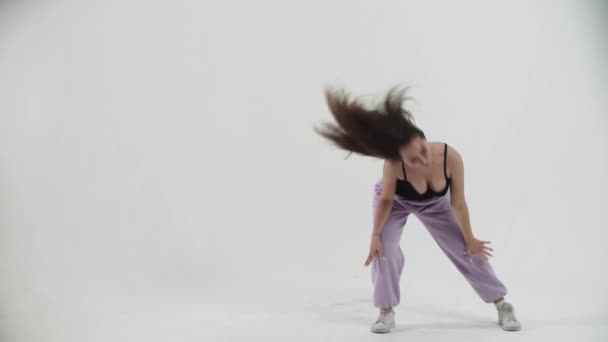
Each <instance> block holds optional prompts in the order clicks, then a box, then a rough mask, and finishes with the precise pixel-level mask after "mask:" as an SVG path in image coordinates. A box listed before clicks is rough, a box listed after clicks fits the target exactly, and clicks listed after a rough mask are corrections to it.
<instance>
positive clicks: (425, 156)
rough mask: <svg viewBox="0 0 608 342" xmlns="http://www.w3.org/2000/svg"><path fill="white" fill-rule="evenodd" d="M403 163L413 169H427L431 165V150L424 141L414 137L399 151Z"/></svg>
mask: <svg viewBox="0 0 608 342" xmlns="http://www.w3.org/2000/svg"><path fill="white" fill-rule="evenodd" d="M399 153H400V154H401V158H402V159H403V162H404V163H405V164H406V165H407V166H409V167H413V168H423V167H427V166H429V165H430V163H431V149H430V147H429V144H428V142H427V141H426V139H424V138H422V137H420V136H416V137H415V138H413V139H412V140H411V141H410V142H409V143H408V144H407V145H404V146H402V147H401V148H400V149H399Z"/></svg>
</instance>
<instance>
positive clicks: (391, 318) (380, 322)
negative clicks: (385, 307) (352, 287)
mask: <svg viewBox="0 0 608 342" xmlns="http://www.w3.org/2000/svg"><path fill="white" fill-rule="evenodd" d="M394 327H395V311H394V310H391V311H389V312H384V311H382V310H380V316H378V319H377V320H376V322H375V323H374V324H373V325H372V329H371V330H372V332H375V333H387V332H389V331H391V328H394Z"/></svg>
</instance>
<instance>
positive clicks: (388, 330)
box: [370, 322, 395, 334]
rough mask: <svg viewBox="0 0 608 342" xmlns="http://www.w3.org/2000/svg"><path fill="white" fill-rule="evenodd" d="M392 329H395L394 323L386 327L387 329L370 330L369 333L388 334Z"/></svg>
mask: <svg viewBox="0 0 608 342" xmlns="http://www.w3.org/2000/svg"><path fill="white" fill-rule="evenodd" d="M394 327H395V323H394V322H393V324H391V325H389V326H388V329H374V328H371V329H370V330H371V332H373V333H376V334H385V333H387V332H390V331H391V329H392V328H394Z"/></svg>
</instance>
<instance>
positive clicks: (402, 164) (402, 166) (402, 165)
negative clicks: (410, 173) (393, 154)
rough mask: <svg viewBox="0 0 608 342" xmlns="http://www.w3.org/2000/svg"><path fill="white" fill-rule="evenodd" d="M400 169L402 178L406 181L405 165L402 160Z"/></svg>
mask: <svg viewBox="0 0 608 342" xmlns="http://www.w3.org/2000/svg"><path fill="white" fill-rule="evenodd" d="M401 168H402V169H403V178H404V179H405V180H407V174H406V173H405V164H404V163H403V159H401Z"/></svg>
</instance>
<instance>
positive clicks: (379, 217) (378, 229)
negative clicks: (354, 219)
mask: <svg viewBox="0 0 608 342" xmlns="http://www.w3.org/2000/svg"><path fill="white" fill-rule="evenodd" d="M394 170H395V162H394V161H391V160H385V161H384V166H383V170H382V193H381V194H380V197H379V198H378V202H377V203H376V210H375V214H374V227H373V229H372V235H373V236H380V234H381V233H382V228H383V227H384V224H385V223H386V220H387V219H388V215H389V213H390V212H391V208H392V207H393V197H394V195H395V188H396V187H397V175H396V174H395V171H394Z"/></svg>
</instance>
